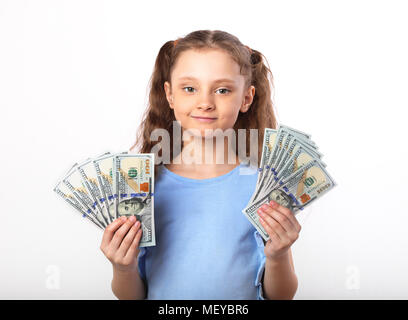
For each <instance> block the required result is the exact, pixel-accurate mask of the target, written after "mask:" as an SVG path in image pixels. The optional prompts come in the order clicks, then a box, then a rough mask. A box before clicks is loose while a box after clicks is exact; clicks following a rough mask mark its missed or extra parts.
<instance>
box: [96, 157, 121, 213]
mask: <svg viewBox="0 0 408 320" xmlns="http://www.w3.org/2000/svg"><path fill="white" fill-rule="evenodd" d="M113 157H114V154H111V153H108V154H105V155H102V156H100V157H97V158H96V159H93V160H92V163H93V165H94V167H95V171H96V176H97V179H98V185H99V188H100V190H101V192H102V197H103V199H104V201H103V202H104V204H105V208H106V209H107V211H108V214H109V217H110V219H111V221H113V220H115V219H116V218H117V217H118V216H117V214H116V208H115V200H114V196H113V173H112V171H113Z"/></svg>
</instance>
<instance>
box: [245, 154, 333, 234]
mask: <svg viewBox="0 0 408 320" xmlns="http://www.w3.org/2000/svg"><path fill="white" fill-rule="evenodd" d="M334 186H336V183H335V181H334V180H333V178H332V177H331V176H330V175H329V173H328V172H327V170H326V169H325V166H323V165H322V164H321V162H320V161H319V160H318V159H313V160H311V161H309V162H307V163H306V164H304V165H303V166H301V167H300V168H299V169H298V170H296V171H295V172H293V173H292V174H290V175H289V176H288V177H286V178H284V179H282V180H281V181H279V183H278V184H276V185H275V186H274V187H273V188H272V190H270V191H269V192H268V193H267V194H265V195H263V196H262V197H261V198H260V199H259V200H257V201H255V202H254V203H252V204H250V205H249V206H247V207H246V208H244V209H243V210H242V212H243V214H244V215H245V216H246V217H247V218H248V220H249V221H250V222H251V223H252V224H253V226H254V227H255V228H256V229H257V230H258V231H259V233H260V235H261V236H262V238H263V239H264V240H265V241H268V240H269V235H268V233H267V232H266V230H265V229H264V228H263V226H262V225H261V223H260V222H259V218H258V213H257V210H258V209H259V208H260V207H261V206H262V205H263V204H265V203H268V202H270V201H271V200H274V201H276V202H278V203H279V204H281V205H282V206H284V207H286V208H289V209H290V210H292V212H293V213H294V214H295V215H296V214H297V213H298V212H299V210H303V209H304V208H305V207H306V206H307V205H309V204H310V203H312V202H313V201H315V200H316V199H318V198H319V197H321V196H322V195H324V194H325V193H327V192H328V191H329V190H331V189H333V187H334Z"/></svg>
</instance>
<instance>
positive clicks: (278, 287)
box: [258, 201, 301, 299]
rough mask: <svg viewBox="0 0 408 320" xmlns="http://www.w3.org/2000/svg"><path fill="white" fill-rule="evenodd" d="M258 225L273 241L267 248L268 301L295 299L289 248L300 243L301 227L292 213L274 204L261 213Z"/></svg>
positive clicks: (295, 283) (265, 280)
mask: <svg viewBox="0 0 408 320" xmlns="http://www.w3.org/2000/svg"><path fill="white" fill-rule="evenodd" d="M258 214H259V216H260V217H259V221H260V222H261V224H262V226H263V227H264V229H265V231H266V232H267V233H268V235H269V237H270V240H269V241H268V242H266V244H265V249H264V252H265V256H266V262H265V271H264V274H263V279H262V287H263V292H264V297H265V299H293V297H294V295H295V293H296V290H297V286H298V281H297V277H296V275H295V269H294V266H293V260H292V252H291V250H290V246H291V245H292V244H293V243H294V242H295V241H296V240H297V238H298V237H299V232H300V229H301V227H300V225H299V223H298V221H297V220H296V218H295V216H294V214H293V212H292V211H291V210H289V209H288V208H285V207H283V206H281V205H279V204H278V203H276V202H274V201H271V202H270V204H264V205H263V206H262V207H261V208H260V209H258Z"/></svg>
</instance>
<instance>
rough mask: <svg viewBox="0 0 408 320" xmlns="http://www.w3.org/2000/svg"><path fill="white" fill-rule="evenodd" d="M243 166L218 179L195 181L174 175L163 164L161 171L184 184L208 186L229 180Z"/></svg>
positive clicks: (238, 166)
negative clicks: (207, 184)
mask: <svg viewBox="0 0 408 320" xmlns="http://www.w3.org/2000/svg"><path fill="white" fill-rule="evenodd" d="M242 166H243V164H242V163H240V164H239V165H237V166H236V167H235V168H234V169H232V170H231V171H229V172H227V173H224V174H222V175H220V176H217V177H212V178H205V179H193V178H188V177H183V176H180V175H178V174H177V173H174V172H173V171H170V170H169V169H167V168H166V167H165V166H164V164H161V166H160V167H161V170H162V172H163V173H164V174H166V175H167V176H169V177H172V178H174V179H176V180H179V181H182V182H184V183H191V184H206V183H211V182H218V181H221V180H224V179H226V178H228V177H229V176H231V175H233V174H234V173H235V172H237V171H238V170H239V169H240V168H241V167H242Z"/></svg>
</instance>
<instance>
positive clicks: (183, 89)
mask: <svg viewBox="0 0 408 320" xmlns="http://www.w3.org/2000/svg"><path fill="white" fill-rule="evenodd" d="M186 88H192V89H194V88H193V87H184V88H183V90H184V89H186ZM187 92H191V91H187Z"/></svg>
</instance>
